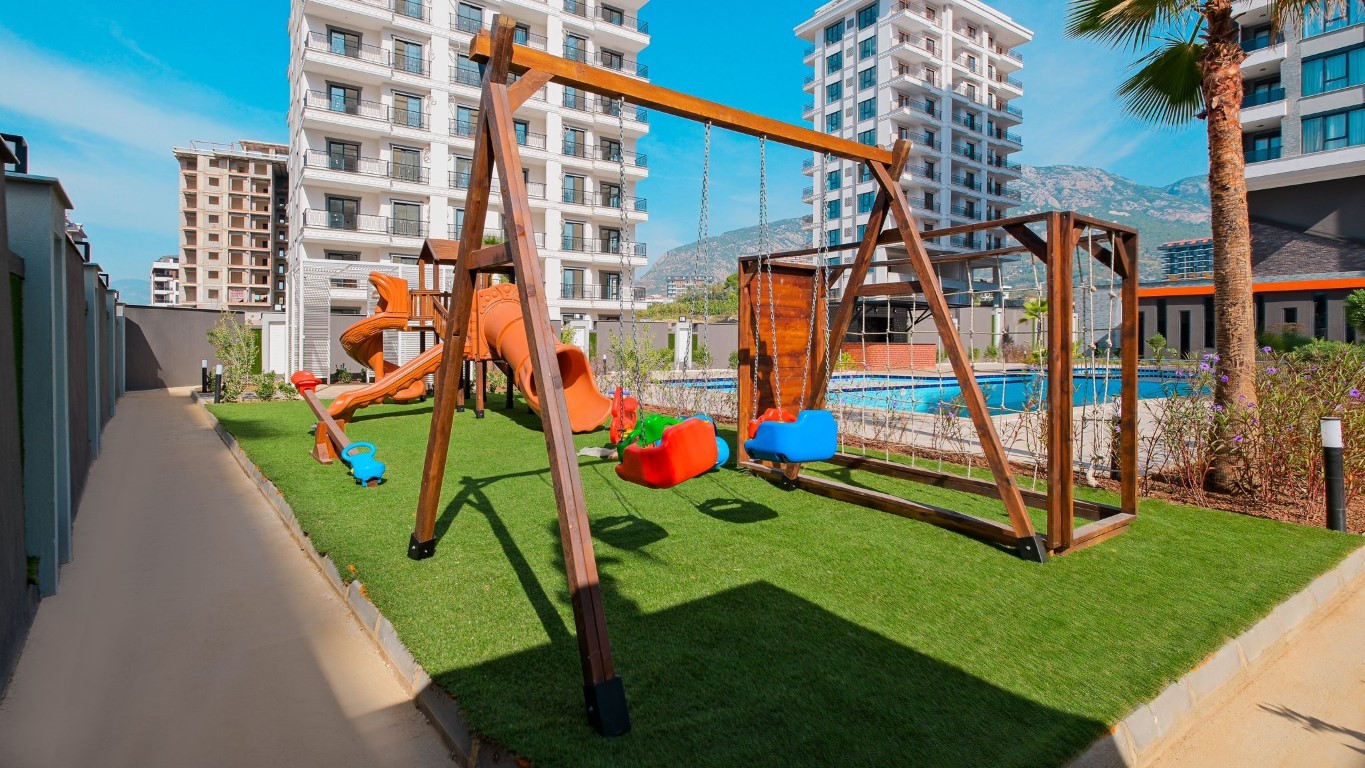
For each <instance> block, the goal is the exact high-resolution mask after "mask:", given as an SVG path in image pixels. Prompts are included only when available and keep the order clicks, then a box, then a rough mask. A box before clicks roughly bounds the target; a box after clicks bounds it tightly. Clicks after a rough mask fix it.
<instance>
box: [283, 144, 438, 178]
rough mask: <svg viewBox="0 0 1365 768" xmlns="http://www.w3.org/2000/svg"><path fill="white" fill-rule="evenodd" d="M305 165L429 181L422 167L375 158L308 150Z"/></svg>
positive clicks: (425, 170) (360, 174) (361, 174)
mask: <svg viewBox="0 0 1365 768" xmlns="http://www.w3.org/2000/svg"><path fill="white" fill-rule="evenodd" d="M303 165H304V167H305V168H317V169H321V170H326V171H339V172H341V173H353V174H356V175H357V176H369V177H373V178H386V179H392V180H394V181H404V182H409V183H413V184H425V183H427V180H428V172H427V169H426V168H423V167H422V166H420V165H413V164H411V163H394V162H390V161H388V160H381V159H379V158H374V157H353V156H349V155H329V154H327V153H325V152H317V151H314V150H308V151H305V152H304V153H303Z"/></svg>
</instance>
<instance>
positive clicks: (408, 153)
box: [389, 147, 422, 182]
mask: <svg viewBox="0 0 1365 768" xmlns="http://www.w3.org/2000/svg"><path fill="white" fill-rule="evenodd" d="M389 176H390V177H392V178H395V179H398V180H399V181H412V182H420V181H422V153H421V152H420V151H418V150H416V149H412V148H410V147H394V148H393V162H392V163H391V164H390V165H389Z"/></svg>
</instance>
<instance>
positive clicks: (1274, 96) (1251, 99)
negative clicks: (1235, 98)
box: [1242, 85, 1284, 109]
mask: <svg viewBox="0 0 1365 768" xmlns="http://www.w3.org/2000/svg"><path fill="white" fill-rule="evenodd" d="M1277 101H1284V88H1283V87H1282V86H1278V85H1277V86H1275V87H1274V88H1268V89H1266V90H1262V91H1255V92H1252V93H1248V94H1247V95H1245V96H1243V97H1242V109H1247V108H1248V107H1259V106H1261V105H1262V104H1274V103H1275V102H1277Z"/></svg>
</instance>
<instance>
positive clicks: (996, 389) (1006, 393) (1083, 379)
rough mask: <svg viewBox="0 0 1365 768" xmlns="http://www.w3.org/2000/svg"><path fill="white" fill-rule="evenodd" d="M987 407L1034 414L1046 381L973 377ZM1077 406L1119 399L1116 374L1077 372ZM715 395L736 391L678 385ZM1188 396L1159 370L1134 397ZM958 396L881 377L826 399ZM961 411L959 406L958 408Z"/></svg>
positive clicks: (944, 380) (898, 404)
mask: <svg viewBox="0 0 1365 768" xmlns="http://www.w3.org/2000/svg"><path fill="white" fill-rule="evenodd" d="M976 379H977V381H978V382H980V384H981V390H982V393H983V394H984V395H985V396H986V405H987V406H988V407H989V408H990V411H991V413H1009V412H1015V411H1023V410H1036V409H1037V408H1038V403H1040V402H1041V401H1042V400H1043V399H1045V398H1046V397H1047V385H1046V377H1045V376H1044V374H1043V373H1042V372H1041V371H1018V372H1010V373H983V374H977V377H976ZM1074 382H1075V383H1074V387H1075V396H1074V398H1073V400H1074V402H1075V404H1076V405H1078V406H1079V405H1091V404H1094V403H1104V402H1111V401H1113V400H1114V399H1115V398H1117V397H1118V395H1119V389H1120V382H1119V372H1118V370H1117V369H1113V370H1108V369H1104V370H1079V371H1077V372H1076V375H1075V377H1074ZM680 383H682V384H683V385H684V386H689V387H702V388H705V389H710V390H714V391H717V392H734V391H735V382H734V380H732V379H725V380H715V379H712V380H710V381H701V380H696V379H694V380H690V381H686V382H680ZM1186 392H1189V384H1188V383H1186V382H1184V381H1182V380H1181V379H1180V378H1179V377H1178V376H1176V375H1174V374H1171V373H1166V372H1159V371H1142V372H1140V373H1139V374H1138V399H1147V398H1153V397H1170V396H1171V395H1174V394H1184V393H1186ZM961 395H962V388H961V387H959V386H958V385H957V380H956V379H955V378H953V377H952V376H951V375H949V376H893V375H886V376H879V375H871V374H846V375H838V376H835V377H834V378H833V380H832V381H831V382H830V394H829V400H830V402H832V403H840V404H843V405H850V406H854V407H858V408H874V409H878V410H893V411H903V412H906V413H935V412H937V411H938V410H939V408H940V407H941V404H948V405H950V406H951V405H953V404H954V401H955V400H957V398H959V397H960V396H961ZM956 405H957V406H959V407H960V402H959V403H957V404H956Z"/></svg>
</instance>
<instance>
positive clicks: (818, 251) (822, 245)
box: [774, 154, 829, 408]
mask: <svg viewBox="0 0 1365 768" xmlns="http://www.w3.org/2000/svg"><path fill="white" fill-rule="evenodd" d="M828 160H829V155H826V154H821V155H820V171H819V175H818V176H816V179H817V180H818V183H819V184H820V185H821V187H820V232H819V233H818V234H819V243H818V244H817V245H816V246H815V279H816V280H822V279H824V268H823V266H822V265H823V264H824V259H825V254H826V253H827V252H828V251H829V237H828V234H827V233H826V232H825V227H826V226H828V224H827V222H826V220H825V219H826V211H825V189H824V188H825V185H827V184H828V183H829V180H828V179H827V178H826V176H825V167H826V166H825V164H826V163H827V162H828ZM818 294H819V284H818V283H817V284H814V285H812V286H811V292H810V322H809V323H807V328H806V360H805V363H806V375H804V376H802V377H801V400H800V401H799V403H798V405H799V406H800V408H805V407H806V406H807V403H806V395H807V393H808V392H809V390H810V379H811V376H810V353H811V350H812V349H814V348H815V310H816V308H817V307H818V304H817V303H816V302H817V301H818V298H817V297H818ZM774 322H775V320H774ZM826 325H828V323H826ZM826 347H828V345H826ZM826 353H828V349H826ZM825 362H826V364H828V362H829V361H828V358H826V361H825Z"/></svg>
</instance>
